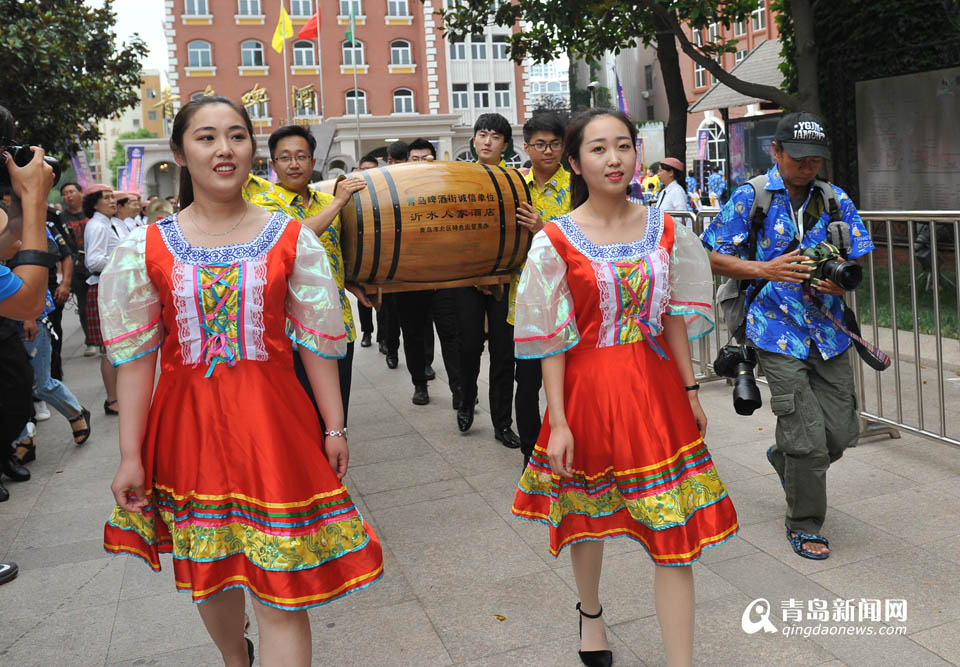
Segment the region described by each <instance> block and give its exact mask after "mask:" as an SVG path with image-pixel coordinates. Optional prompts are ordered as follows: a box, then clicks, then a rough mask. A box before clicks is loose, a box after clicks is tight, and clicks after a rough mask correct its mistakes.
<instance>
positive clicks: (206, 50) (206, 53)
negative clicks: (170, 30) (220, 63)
mask: <svg viewBox="0 0 960 667" xmlns="http://www.w3.org/2000/svg"><path fill="white" fill-rule="evenodd" d="M211 54H212V52H211V50H210V42H205V41H203V40H202V39H198V40H196V41H194V42H190V43H189V44H187V62H188V63H189V65H188V67H212V66H213V56H212V55H211Z"/></svg>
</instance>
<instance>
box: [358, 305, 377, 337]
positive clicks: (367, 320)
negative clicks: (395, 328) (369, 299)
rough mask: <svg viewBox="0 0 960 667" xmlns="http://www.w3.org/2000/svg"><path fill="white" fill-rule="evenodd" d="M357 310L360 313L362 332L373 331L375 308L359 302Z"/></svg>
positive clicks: (370, 332)
mask: <svg viewBox="0 0 960 667" xmlns="http://www.w3.org/2000/svg"><path fill="white" fill-rule="evenodd" d="M357 312H358V313H359V315H360V333H369V334H372V333H373V308H370V307H368V306H364V305H363V304H362V303H358V304H357Z"/></svg>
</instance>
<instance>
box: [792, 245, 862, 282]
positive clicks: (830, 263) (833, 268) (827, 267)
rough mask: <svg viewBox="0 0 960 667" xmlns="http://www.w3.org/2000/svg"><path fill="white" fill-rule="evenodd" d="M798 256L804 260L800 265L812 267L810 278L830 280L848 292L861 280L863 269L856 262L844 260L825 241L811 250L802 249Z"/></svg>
mask: <svg viewBox="0 0 960 667" xmlns="http://www.w3.org/2000/svg"><path fill="white" fill-rule="evenodd" d="M800 255H801V256H802V257H803V258H804V259H803V260H801V261H802V263H804V264H807V265H809V266H813V267H814V270H813V273H812V274H810V277H811V278H816V279H819V280H832V281H833V282H835V283H836V284H837V285H839V286H840V287H842V288H843V289H845V290H847V291H848V292H849V291H850V290H855V289H857V286H858V285H859V284H860V281H861V280H863V268H861V266H860V265H859V264H857V263H856V262H851V261H848V260H846V259H844V258H843V255H841V254H840V250H839V249H838V248H837V246H835V245H832V244H830V243H827V242H826V241H821V242H820V243H818V244H817V245H815V246H814V247H812V248H804V249H803V250H801V251H800Z"/></svg>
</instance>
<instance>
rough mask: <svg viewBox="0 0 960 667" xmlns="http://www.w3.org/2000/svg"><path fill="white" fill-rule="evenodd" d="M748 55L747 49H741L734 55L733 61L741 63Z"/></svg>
mask: <svg viewBox="0 0 960 667" xmlns="http://www.w3.org/2000/svg"><path fill="white" fill-rule="evenodd" d="M746 57H747V50H746V49H739V50H738V51H737V52H736V54H734V56H733V62H734V63H737V64H739V63H740V61H741V60H743V59H744V58H746Z"/></svg>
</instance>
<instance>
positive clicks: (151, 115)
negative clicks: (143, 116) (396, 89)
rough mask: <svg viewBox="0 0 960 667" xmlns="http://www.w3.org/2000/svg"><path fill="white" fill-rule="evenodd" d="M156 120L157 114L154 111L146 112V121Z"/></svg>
mask: <svg viewBox="0 0 960 667" xmlns="http://www.w3.org/2000/svg"><path fill="white" fill-rule="evenodd" d="M156 119H157V112H156V111H148V112H147V120H156Z"/></svg>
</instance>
